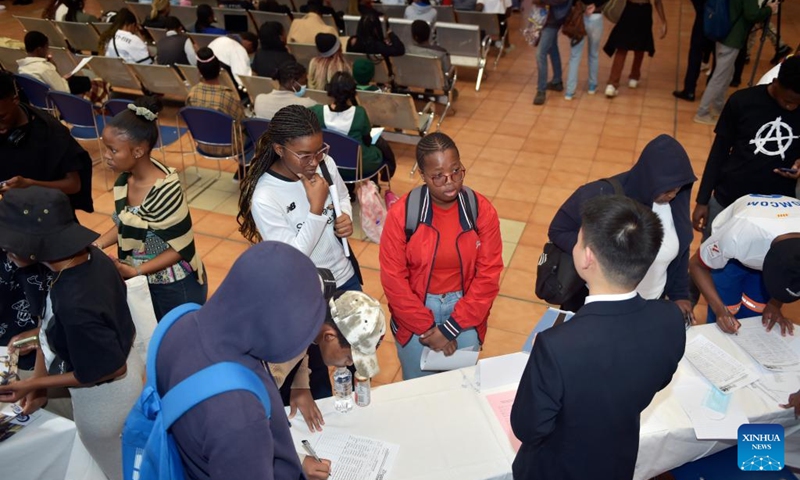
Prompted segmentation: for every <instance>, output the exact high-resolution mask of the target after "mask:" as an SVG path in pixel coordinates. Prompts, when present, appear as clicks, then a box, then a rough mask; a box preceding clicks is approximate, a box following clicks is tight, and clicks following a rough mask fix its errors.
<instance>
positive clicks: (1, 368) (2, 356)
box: [0, 347, 8, 373]
mask: <svg viewBox="0 0 800 480" xmlns="http://www.w3.org/2000/svg"><path fill="white" fill-rule="evenodd" d="M7 357H8V347H0V373H6V372H7V371H8V365H7V363H6V361H7V360H8V358H7Z"/></svg>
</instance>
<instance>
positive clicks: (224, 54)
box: [208, 35, 253, 85]
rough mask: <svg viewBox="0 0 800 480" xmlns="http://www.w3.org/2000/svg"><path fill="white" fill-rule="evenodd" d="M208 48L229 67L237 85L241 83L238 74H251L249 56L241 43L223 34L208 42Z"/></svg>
mask: <svg viewBox="0 0 800 480" xmlns="http://www.w3.org/2000/svg"><path fill="white" fill-rule="evenodd" d="M208 48H210V49H211V50H212V51H213V52H214V56H215V57H217V59H218V60H219V61H220V62H222V63H224V64H225V65H227V66H229V67H231V71H232V72H233V76H234V78H235V79H236V83H238V84H239V85H241V84H242V82H241V80H239V75H247V76H248V77H249V76H252V75H253V70H252V69H251V68H250V57H249V56H248V55H247V50H245V48H244V47H243V46H242V44H241V43H239V42H237V41H236V40H234V39H232V38H228V37H226V36H224V35H223V36H221V37H219V38H216V39H214V41H212V42H211V43H210V44H208Z"/></svg>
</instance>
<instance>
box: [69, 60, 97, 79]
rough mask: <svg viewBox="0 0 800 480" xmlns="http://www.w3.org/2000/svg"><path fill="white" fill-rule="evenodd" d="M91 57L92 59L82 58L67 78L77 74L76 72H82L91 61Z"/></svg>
mask: <svg viewBox="0 0 800 480" xmlns="http://www.w3.org/2000/svg"><path fill="white" fill-rule="evenodd" d="M91 59H92V57H86V58H84V59H83V60H81V61H80V62H78V65H77V66H76V67H75V68H73V69H72V71H71V72H69V75H67V76H66V77H65V78H69V77H71V76H73V75H75V74H76V73H78V72H80V71H81V70H83V67H85V66H86V64H87V63H89V61H90V60H91Z"/></svg>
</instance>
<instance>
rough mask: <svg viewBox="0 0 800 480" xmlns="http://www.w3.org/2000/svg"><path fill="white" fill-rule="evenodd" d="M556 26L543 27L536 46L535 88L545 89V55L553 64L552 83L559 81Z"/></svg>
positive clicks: (559, 60) (559, 68)
mask: <svg viewBox="0 0 800 480" xmlns="http://www.w3.org/2000/svg"><path fill="white" fill-rule="evenodd" d="M558 30H559V29H558V28H556V27H544V28H543V29H542V33H541V38H540V39H539V46H538V47H537V48H536V68H537V70H538V77H537V80H538V81H537V85H536V89H537V90H538V91H540V92H544V91H545V90H547V57H550V63H551V64H552V65H553V83H558V82H560V81H561V55H560V54H559V53H558Z"/></svg>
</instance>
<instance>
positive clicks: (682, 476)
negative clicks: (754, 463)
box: [670, 447, 795, 480]
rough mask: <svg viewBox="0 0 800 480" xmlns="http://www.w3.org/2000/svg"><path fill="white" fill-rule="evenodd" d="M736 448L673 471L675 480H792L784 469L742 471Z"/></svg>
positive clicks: (792, 476)
mask: <svg viewBox="0 0 800 480" xmlns="http://www.w3.org/2000/svg"><path fill="white" fill-rule="evenodd" d="M737 465H738V460H737V451H736V447H730V448H727V449H725V450H723V451H721V452H718V453H715V454H714V455H709V456H708V457H705V458H701V459H700V460H695V461H694V462H689V463H687V464H684V465H681V466H680V467H678V468H675V469H673V470H672V471H671V472H670V473H671V474H672V476H673V477H674V478H675V480H700V479H705V480H751V479H757V480H794V479H795V476H794V474H792V472H791V471H790V470H789V468H787V467H784V468H783V469H781V470H778V471H772V472H771V471H766V470H764V471H759V472H748V471H742V470H740V469H739V468H738V467H737Z"/></svg>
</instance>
